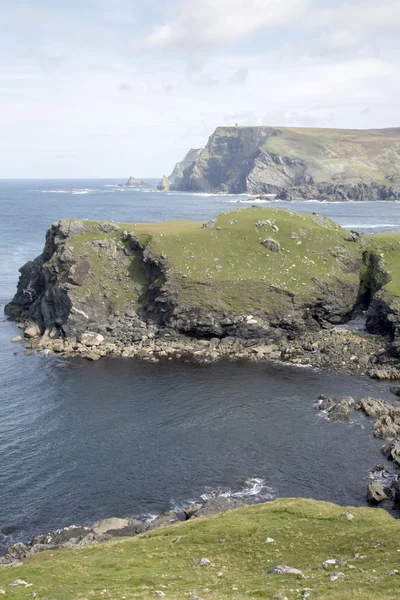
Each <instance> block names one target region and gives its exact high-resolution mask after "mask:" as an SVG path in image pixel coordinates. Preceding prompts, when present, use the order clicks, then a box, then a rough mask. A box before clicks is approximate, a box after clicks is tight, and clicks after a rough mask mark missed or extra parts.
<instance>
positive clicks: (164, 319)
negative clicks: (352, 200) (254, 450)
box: [6, 209, 400, 378]
mask: <svg viewBox="0 0 400 600" xmlns="http://www.w3.org/2000/svg"><path fill="white" fill-rule="evenodd" d="M399 241H400V240H399ZM399 257H400V246H399V244H398V243H397V238H396V237H395V235H394V236H393V235H392V234H390V235H389V237H387V236H386V237H385V235H384V236H371V238H364V237H363V236H360V235H359V234H357V235H356V234H355V233H354V234H349V232H348V231H346V230H344V229H342V228H340V227H339V226H338V225H336V224H335V223H333V222H332V221H330V220H329V219H326V218H324V217H321V216H319V215H317V214H313V215H299V214H297V213H295V212H293V211H287V210H281V209H244V210H241V211H234V212H232V213H224V214H222V215H220V216H219V217H217V218H216V219H214V220H213V221H212V222H210V223H208V224H207V226H203V225H202V224H200V223H196V222H193V223H187V222H185V223H184V225H183V226H181V225H180V223H179V222H171V223H168V222H166V223H162V224H151V223H150V224H137V225H132V226H131V227H129V226H127V225H126V224H123V225H122V224H117V223H111V222H96V221H66V220H63V221H59V222H57V223H55V224H53V225H52V226H51V227H50V229H49V230H48V232H47V236H46V244H45V248H44V251H43V253H42V254H41V255H40V256H39V257H37V258H36V259H34V260H33V261H29V262H28V263H27V264H26V265H24V266H23V267H22V268H21V270H20V272H21V276H20V281H19V284H18V289H17V293H16V295H15V297H14V298H13V300H12V301H11V302H10V303H9V304H8V305H7V307H6V312H7V314H8V315H10V316H11V317H13V318H14V319H16V320H19V321H21V322H22V323H23V324H24V327H25V337H26V339H29V340H30V344H31V345H32V346H33V347H41V348H50V349H51V350H53V351H54V352H57V353H59V354H78V355H81V356H86V357H87V358H90V359H91V360H97V359H98V358H101V357H102V356H105V355H107V354H115V355H117V356H120V355H122V356H126V357H129V356H138V355H139V356H143V355H145V356H152V357H153V358H154V359H158V358H159V357H163V356H170V355H171V353H173V354H174V355H187V354H189V355H191V356H193V357H199V358H202V357H204V356H206V357H207V359H210V360H213V359H216V358H219V357H230V358H246V357H249V356H251V357H253V358H255V359H266V358H270V359H274V358H275V359H281V360H290V361H291V362H298V363H300V364H301V363H304V364H315V365H316V366H332V367H334V368H337V367H338V366H339V367H340V365H342V364H343V365H345V366H346V368H348V369H350V370H352V371H357V372H360V373H366V372H369V371H371V370H372V369H373V368H375V369H376V376H378V370H379V373H382V372H384V371H385V370H386V372H390V374H391V375H390V376H393V377H394V378H395V377H396V376H398V373H399V372H398V366H397V365H398V359H397V356H396V354H395V352H394V351H393V348H394V346H395V344H397V343H398V337H397V336H398V331H399V330H400V329H399V328H400V319H399V320H398V321H396V314H395V313H394V312H393V310H392V308H390V310H391V311H392V312H390V310H389V307H393V306H394V304H395V302H396V301H397V300H396V298H397V285H398V282H397V273H398V271H396V269H395V268H394V267H395V265H396V261H397V260H398V259H399ZM399 279H400V278H399ZM398 295H399V297H400V293H399V294H398ZM381 299H382V300H381ZM383 301H384V302H385V303H386V304H383ZM379 302H380V304H379ZM378 306H381V307H382V309H379V310H381V312H378ZM385 306H386V307H387V309H385V308H384V307H385ZM368 307H369V308H368ZM360 308H364V309H366V308H368V313H367V315H368V318H367V326H368V328H369V329H370V331H371V332H373V333H377V334H385V335H386V336H387V340H389V344H390V345H389V346H388V348H387V347H386V340H385V339H384V338H381V337H372V336H371V337H369V338H366V337H365V336H362V335H356V334H352V333H350V332H346V331H343V330H335V329H333V327H334V326H335V325H339V324H341V323H345V322H347V321H348V320H349V319H351V318H352V316H353V314H355V313H356V312H357V310H359V309H360ZM385 310H386V312H384V311H385ZM327 329H331V332H330V334H329V336H327V335H326V334H325V335H323V334H322V333H321V332H324V331H326V330H327ZM344 340H346V341H344ZM387 349H389V350H390V353H388V352H387Z"/></svg>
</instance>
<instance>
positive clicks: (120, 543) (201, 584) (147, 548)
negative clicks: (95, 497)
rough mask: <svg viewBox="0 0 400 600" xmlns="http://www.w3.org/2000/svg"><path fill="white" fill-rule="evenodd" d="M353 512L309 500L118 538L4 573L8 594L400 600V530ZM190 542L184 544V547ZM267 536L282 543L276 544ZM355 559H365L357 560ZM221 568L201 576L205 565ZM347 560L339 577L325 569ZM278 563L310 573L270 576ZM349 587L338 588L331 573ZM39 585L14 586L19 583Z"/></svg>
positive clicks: (1, 583) (0, 575)
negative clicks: (349, 516)
mask: <svg viewBox="0 0 400 600" xmlns="http://www.w3.org/2000/svg"><path fill="white" fill-rule="evenodd" d="M348 510H349V511H350V512H351V513H352V514H353V515H354V519H353V520H351V521H348V520H347V519H346V518H345V517H344V516H342V513H343V511H344V509H343V508H342V507H339V506H335V505H333V504H328V503H323V502H316V501H313V500H302V499H281V500H276V501H274V502H270V503H266V504H260V505H256V506H251V507H245V508H242V509H239V510H236V511H232V512H230V513H225V514H222V515H218V516H216V517H210V518H203V519H198V520H193V521H189V522H187V523H178V524H175V525H172V526H169V527H166V528H163V529H159V530H156V531H153V532H151V533H147V534H143V535H141V536H138V537H135V538H120V539H114V540H111V541H109V542H105V543H103V544H99V545H95V546H86V547H84V548H81V549H74V550H61V551H59V552H45V553H42V554H38V555H36V556H33V557H31V558H29V559H27V560H26V561H25V562H24V564H23V566H21V567H15V568H9V569H2V570H1V569H0V588H3V589H4V590H6V594H5V596H4V597H5V598H13V599H14V600H18V599H22V598H29V597H32V593H35V594H37V596H36V597H37V598H38V599H41V600H72V599H74V600H75V599H77V600H78V599H79V600H83V599H90V598H113V599H115V600H117V599H118V600H119V599H121V600H122V599H123V598H126V599H127V600H128V599H133V598H135V599H136V598H142V599H147V598H156V597H159V596H161V595H162V594H160V593H157V592H162V593H163V594H165V597H166V598H170V599H178V598H179V599H181V598H190V596H191V595H194V596H199V597H200V598H203V599H204V600H206V599H207V598H208V599H210V600H211V599H212V600H217V599H218V600H220V599H224V598H237V599H241V598H253V599H256V598H272V597H273V596H274V595H276V594H279V593H281V594H282V598H283V597H285V596H286V597H287V598H288V600H290V599H292V598H301V597H303V593H305V594H307V593H309V594H310V598H311V599H313V598H326V599H328V598H335V599H337V600H340V599H346V600H347V599H349V598H359V599H361V598H362V599H363V600H368V599H371V600H372V599H376V598H385V599H387V600H390V599H393V600H394V599H395V598H396V599H397V598H399V597H400V575H399V574H395V575H388V574H386V572H387V571H388V570H390V569H397V568H399V565H400V536H399V534H400V521H397V520H395V519H393V518H392V517H391V516H390V515H389V514H388V513H386V512H385V511H383V510H376V509H368V508H359V509H353V508H352V509H348ZM178 537H180V540H179V541H178V542H177V543H174V541H176V539H177V538H178ZM267 537H270V538H273V539H274V542H273V543H266V539H267ZM355 554H359V555H360V556H362V557H364V558H362V559H361V560H360V559H355V558H354V556H355ZM203 557H204V558H208V559H209V560H210V561H211V562H212V563H213V566H210V565H208V566H204V567H191V566H190V565H191V564H192V563H193V562H195V561H197V560H199V559H200V558H203ZM331 558H343V559H345V560H346V561H347V562H348V565H352V566H354V568H349V567H348V566H335V567H331V568H330V571H326V570H324V569H322V568H321V563H322V562H323V561H325V560H327V559H331ZM278 564H285V565H289V566H291V567H295V568H298V569H301V570H302V571H303V574H304V576H305V577H304V579H299V578H297V577H296V576H294V575H268V574H267V571H268V569H270V568H271V567H274V566H276V565H278ZM333 571H341V572H343V573H344V574H345V575H346V578H345V579H344V580H337V581H333V582H331V581H330V579H329V576H328V573H329V572H333ZM17 578H19V579H23V580H25V581H27V582H28V583H31V584H32V586H31V587H28V588H25V587H22V586H18V587H8V584H9V583H11V582H12V581H14V580H15V579H17Z"/></svg>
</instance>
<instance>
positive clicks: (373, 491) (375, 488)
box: [367, 481, 389, 505]
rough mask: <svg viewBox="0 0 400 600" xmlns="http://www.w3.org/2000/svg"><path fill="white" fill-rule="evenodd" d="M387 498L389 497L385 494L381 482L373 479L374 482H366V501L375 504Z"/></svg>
mask: <svg viewBox="0 0 400 600" xmlns="http://www.w3.org/2000/svg"><path fill="white" fill-rule="evenodd" d="M388 499H389V496H388V495H387V493H386V490H385V488H384V487H383V485H382V484H381V483H378V482H377V481H374V482H371V483H369V484H368V493H367V500H368V502H370V503H371V504H374V505H376V504H379V503H380V502H384V501H385V500H388Z"/></svg>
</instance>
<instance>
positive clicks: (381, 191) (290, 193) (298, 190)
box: [276, 182, 400, 202]
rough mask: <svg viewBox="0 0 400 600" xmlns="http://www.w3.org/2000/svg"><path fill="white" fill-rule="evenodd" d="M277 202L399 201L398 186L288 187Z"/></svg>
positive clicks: (319, 185) (323, 184) (335, 185)
mask: <svg viewBox="0 0 400 600" xmlns="http://www.w3.org/2000/svg"><path fill="white" fill-rule="evenodd" d="M276 199H277V200H284V201H291V200H320V201H322V202H323V201H327V202H347V201H353V202H365V201H370V202H376V201H379V200H380V201H387V202H388V201H393V202H394V201H399V200H400V186H399V185H394V186H385V185H380V184H378V183H375V182H371V183H364V182H362V183H330V182H322V183H319V184H317V185H301V186H293V187H288V188H286V189H284V190H283V191H281V192H280V193H279V194H278V195H277V196H276Z"/></svg>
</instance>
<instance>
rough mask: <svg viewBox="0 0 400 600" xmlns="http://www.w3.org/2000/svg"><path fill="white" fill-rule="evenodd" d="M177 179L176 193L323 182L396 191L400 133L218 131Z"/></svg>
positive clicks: (174, 182)
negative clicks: (389, 188)
mask: <svg viewBox="0 0 400 600" xmlns="http://www.w3.org/2000/svg"><path fill="white" fill-rule="evenodd" d="M197 152H198V151H197ZM191 156H192V155H191ZM185 160H186V159H185ZM171 177H172V179H171V188H172V189H177V190H186V191H203V192H212V191H216V192H230V193H243V192H248V193H270V192H271V193H276V192H280V191H282V190H284V189H286V188H290V187H292V186H302V185H304V184H319V183H321V182H324V183H328V184H329V183H331V182H334V183H337V184H358V183H361V182H364V183H367V184H368V183H371V182H374V183H376V184H380V185H383V186H386V187H390V186H393V185H394V186H396V185H398V184H400V128H392V129H371V130H352V129H319V128H295V127H218V128H217V129H216V130H215V132H214V133H213V134H212V135H211V137H210V138H209V141H208V143H207V145H206V146H205V148H204V149H203V150H202V151H201V152H200V153H197V156H196V155H193V156H192V160H191V162H190V163H188V161H187V160H186V162H185V164H184V168H183V169H180V171H179V176H174V175H172V176H171Z"/></svg>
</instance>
